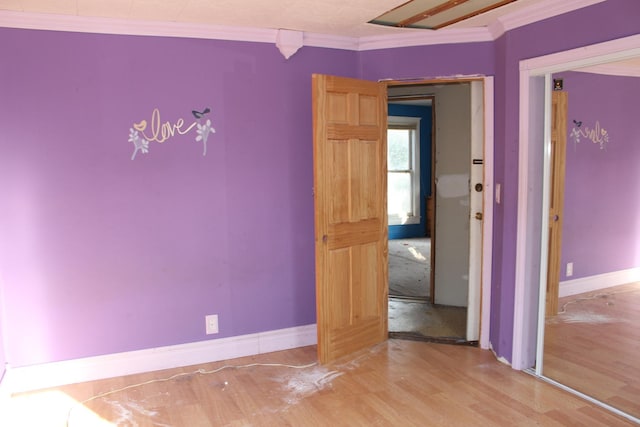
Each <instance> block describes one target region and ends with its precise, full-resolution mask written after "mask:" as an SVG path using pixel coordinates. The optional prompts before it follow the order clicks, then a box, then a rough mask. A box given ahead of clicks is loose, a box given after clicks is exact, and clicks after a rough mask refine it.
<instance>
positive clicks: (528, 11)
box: [0, 0, 605, 51]
mask: <svg viewBox="0 0 640 427" xmlns="http://www.w3.org/2000/svg"><path fill="white" fill-rule="evenodd" d="M602 1H605V0H563V1H561V2H560V1H558V0H547V1H544V2H542V3H539V4H536V5H533V6H531V7H528V8H525V9H521V10H519V11H516V12H513V13H511V14H509V15H505V16H503V17H501V18H499V19H498V20H496V21H494V22H493V23H492V24H491V25H489V26H488V27H477V28H455V29H454V28H451V29H441V30H437V31H432V30H424V31H412V32H411V33H406V34H387V35H380V36H364V37H344V36H335V35H327V34H315V33H306V32H305V33H304V34H303V40H304V42H303V43H304V46H312V47H322V48H330V49H342V50H353V51H366V50H375V49H392V48H398V47H408V46H426V45H436V44H454V43H474V42H484V41H493V40H496V39H497V38H498V37H500V36H502V35H503V34H504V33H505V32H506V31H509V30H511V29H514V28H517V27H520V26H523V25H528V24H531V23H533V22H536V21H540V20H542V19H547V18H550V17H552V16H556V15H560V14H563V13H566V12H570V11H572V10H575V9H580V8H583V7H586V6H590V5H592V4H596V3H600V2H602ZM0 27H8V28H21V29H30V30H49V31H70V32H82V33H98V34H118V35H134V36H160V37H184V38H198V39H212V40H228V41H245V42H258V43H273V44H275V43H276V42H277V38H278V34H279V30H277V29H269V28H249V27H229V26H222V25H205V24H196V23H179V22H156V21H132V20H125V19H111V18H96V17H83V16H76V15H73V16H72V15H52V14H37V13H25V12H13V11H0Z"/></svg>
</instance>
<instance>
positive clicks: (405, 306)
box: [389, 298, 467, 342]
mask: <svg viewBox="0 0 640 427" xmlns="http://www.w3.org/2000/svg"><path fill="white" fill-rule="evenodd" d="M466 329H467V309H466V308H464V307H448V306H444V305H440V306H438V305H434V304H431V303H428V302H425V301H411V300H406V299H396V298H389V333H391V334H392V335H391V336H393V337H403V336H405V337H407V338H411V337H413V338H416V339H417V338H419V337H424V338H431V340H435V341H454V342H459V341H464V337H465V335H466ZM436 338H437V339H436Z"/></svg>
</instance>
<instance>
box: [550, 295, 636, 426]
mask: <svg viewBox="0 0 640 427" xmlns="http://www.w3.org/2000/svg"><path fill="white" fill-rule="evenodd" d="M559 307H560V308H561V310H560V314H558V315H557V316H555V317H552V318H548V319H547V320H546V325H545V348H544V362H543V373H544V375H545V376H547V377H549V378H552V379H554V380H556V381H558V382H560V383H562V384H565V385H567V386H569V387H572V388H574V389H576V390H578V391H581V392H582V393H585V394H587V395H589V396H591V397H594V398H596V399H598V400H600V401H603V402H606V403H608V404H610V405H611V406H613V407H616V408H618V409H621V410H623V411H625V412H627V413H629V414H631V415H633V416H635V417H637V418H640V357H639V356H638V354H640V310H639V309H638V308H639V307H640V283H631V284H627V285H622V286H616V287H612V288H608V289H604V290H601V291H595V292H589V293H585V294H580V295H574V296H571V297H565V298H561V299H560V302H559Z"/></svg>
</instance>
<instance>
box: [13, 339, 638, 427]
mask: <svg viewBox="0 0 640 427" xmlns="http://www.w3.org/2000/svg"><path fill="white" fill-rule="evenodd" d="M315 360H316V348H315V347H304V348H299V349H294V350H289V351H283V352H276V353H271V354H264V355H260V356H255V357H247V358H242V359H236V360H232V361H228V362H216V363H211V364H206V365H200V366H195V367H191V368H184V369H174V370H168V371H162V372H153V373H147V374H141V375H134V376H129V377H120V378H114V379H109V380H102V381H95V382H90V383H83V384H76V385H70V386H65V387H59V388H57V389H55V390H45V391H41V392H34V393H27V394H23V395H17V396H14V397H13V399H12V404H13V410H12V414H10V416H11V417H12V419H11V421H10V423H3V424H1V425H3V426H5V425H7V426H39V427H49V426H56V427H57V426H65V423H66V422H67V415H68V413H69V405H70V404H72V403H73V402H74V401H75V402H83V401H86V400H87V399H91V398H92V397H94V398H93V399H92V400H89V401H86V402H85V403H84V404H77V405H76V406H75V408H74V409H73V411H72V412H71V416H70V423H69V427H91V426H142V427H146V426H175V427H182V426H185V427H199V426H203V427H204V426H578V425H583V426H630V425H633V424H632V423H630V422H628V421H626V420H624V419H622V418H619V417H617V416H615V415H613V414H611V413H609V412H607V411H605V410H603V409H601V408H599V407H597V406H594V405H592V404H590V403H588V402H586V401H583V400H581V399H579V398H577V397H575V396H573V395H570V394H569V393H567V392H564V391H562V390H560V389H557V388H555V387H553V386H551V385H549V384H547V383H544V382H542V381H540V380H538V379H536V378H534V377H532V376H530V375H527V374H525V373H522V372H518V371H514V370H512V369H511V368H510V367H508V366H506V365H504V364H501V363H499V362H498V361H497V360H496V359H495V357H494V356H493V354H492V353H491V352H489V351H484V350H480V349H478V348H473V347H464V346H453V345H446V344H435V343H425V342H416V341H402V340H390V341H387V342H384V343H382V344H379V345H377V346H375V347H373V348H372V349H370V350H366V351H362V352H359V353H357V354H356V355H354V357H350V358H346V359H342V360H340V361H339V362H337V363H332V364H329V365H326V366H318V365H313V366H309V367H307V368H304V369H294V368H288V367H279V366H253V367H244V368H230V369H224V370H221V371H219V372H217V373H211V374H200V373H193V372H194V371H195V370H197V369H203V370H208V371H211V370H215V369H218V368H220V367H222V366H223V365H236V366H237V365H245V364H252V363H281V364H292V365H304V364H309V363H313V362H315ZM175 374H178V375H180V374H184V375H181V376H179V377H176V378H174V379H173V380H170V381H164V382H154V383H150V384H146V385H140V386H136V387H132V388H129V389H126V390H123V391H117V392H113V393H110V392H111V391H112V390H116V389H120V388H123V387H127V386H129V385H134V384H137V383H142V382H146V381H149V380H154V379H161V378H167V377H170V376H172V375H175ZM102 393H110V394H107V395H102V396H101V397H96V396H99V395H101V394H102ZM5 415H7V414H5Z"/></svg>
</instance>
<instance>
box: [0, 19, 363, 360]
mask: <svg viewBox="0 0 640 427" xmlns="http://www.w3.org/2000/svg"><path fill="white" fill-rule="evenodd" d="M0 56H1V57H2V58H3V59H2V63H3V65H2V68H0V99H2V103H1V104H0V129H2V139H1V140H0V150H1V152H2V157H1V158H0V183H2V194H3V197H2V198H1V199H0V235H1V236H3V238H2V243H1V244H0V260H2V267H1V268H2V271H0V275H1V276H2V277H3V279H4V282H5V289H4V291H5V292H4V294H5V300H6V301H7V304H6V313H5V314H6V317H5V321H6V323H7V325H10V327H8V328H7V329H6V331H5V332H6V337H5V338H6V344H7V349H9V350H10V357H11V359H10V362H11V364H12V365H13V366H24V365H30V364H37V363H42V362H51V361H58V360H65V359H73V358H80V357H86V356H93V355H100V354H109V353H116V352H122V351H129V350H137V349H145V348H151V347H157V346H165V345H172V344H180V343H187V342H194V341H199V340H205V339H210V338H219V337H225V336H235V335H241V334H247V333H254V332H260V331H267V330H274V329H279V328H286V327H293V326H297V325H305V324H312V323H314V322H315V283H314V282H315V276H314V252H313V248H314V243H313V197H312V186H313V174H312V169H313V168H312V130H311V119H312V118H311V73H312V72H319V73H329V74H336V75H344V76H355V75H356V74H357V56H356V54H355V53H353V52H348V51H340V50H330V49H314V48H305V49H302V50H301V51H300V52H298V53H297V54H296V55H295V56H293V57H292V58H291V59H290V60H289V61H286V60H285V59H284V58H283V57H282V56H281V54H280V53H279V52H278V50H277V49H276V47H275V46H273V45H271V44H260V43H238V42H224V41H206V40H193V39H175V38H153V37H127V36H107V35H89V34H73V33H63V32H45V31H24V30H12V29H0ZM204 107H210V108H211V113H210V114H209V115H207V116H206V117H205V118H209V119H210V120H211V122H212V126H213V127H214V128H215V130H216V133H215V134H213V135H211V137H210V138H209V141H208V152H207V155H206V157H203V155H202V142H197V141H196V140H195V138H196V135H197V134H196V132H195V130H192V131H191V132H189V133H187V134H186V135H182V136H179V135H176V136H175V137H173V138H171V139H169V140H167V141H165V142H164V143H162V144H159V143H157V142H151V143H150V146H149V153H147V154H143V153H141V152H139V153H138V154H137V155H136V158H135V160H131V156H132V153H133V144H132V142H129V141H128V138H129V129H130V128H131V127H132V125H133V124H134V123H137V122H140V121H141V120H143V119H145V120H147V122H148V124H149V127H151V119H152V117H151V114H152V111H153V109H154V108H158V109H159V111H160V114H161V120H162V121H163V122H165V121H170V122H172V123H175V122H176V121H177V120H178V119H179V118H183V119H184V121H185V123H186V124H190V123H191V122H193V121H194V120H195V118H194V117H193V116H192V114H191V111H192V110H193V109H199V110H201V109H203V108H204ZM184 127H186V126H184ZM147 132H148V131H147ZM148 133H149V132H148ZM212 313H217V314H219V316H220V320H219V322H220V334H219V335H215V336H206V335H205V328H204V316H205V315H206V314H212Z"/></svg>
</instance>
